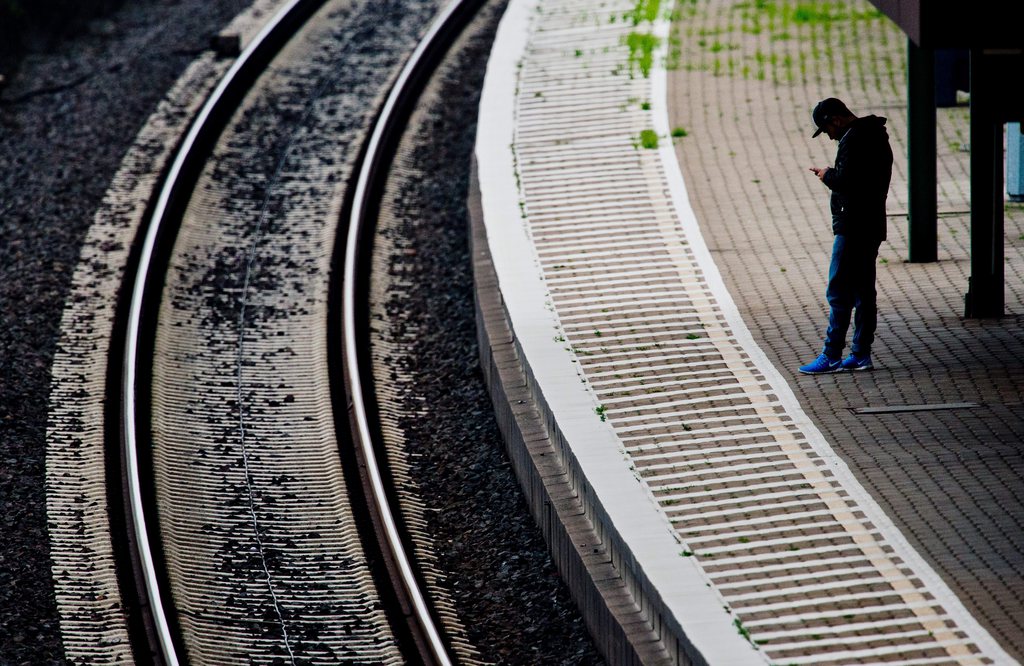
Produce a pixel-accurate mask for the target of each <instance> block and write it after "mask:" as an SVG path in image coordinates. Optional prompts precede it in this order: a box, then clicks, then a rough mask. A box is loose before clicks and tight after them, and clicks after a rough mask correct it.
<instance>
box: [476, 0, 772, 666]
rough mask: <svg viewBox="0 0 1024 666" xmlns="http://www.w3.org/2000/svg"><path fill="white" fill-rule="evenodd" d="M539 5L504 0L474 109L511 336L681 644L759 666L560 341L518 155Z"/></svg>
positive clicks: (721, 660) (484, 195) (713, 657)
mask: <svg viewBox="0 0 1024 666" xmlns="http://www.w3.org/2000/svg"><path fill="white" fill-rule="evenodd" d="M537 4H538V0H511V2H510V3H509V6H508V8H507V10H506V12H505V15H504V17H503V18H502V21H501V24H500V26H499V28H498V32H497V36H496V39H495V42H494V45H493V47H492V50H491V57H490V60H489V61H488V65H487V75H486V78H485V81H484V87H483V94H482V97H481V103H480V117H479V125H478V128H477V143H476V149H475V150H476V158H477V161H478V168H479V180H480V191H481V203H482V207H483V212H484V223H485V227H486V229H487V236H488V244H489V246H490V249H491V253H492V260H493V263H494V268H495V272H496V274H497V276H498V283H499V286H500V287H501V293H502V298H503V300H504V302H505V305H506V308H507V309H508V313H509V316H510V318H511V320H512V322H513V325H514V332H515V336H516V339H517V341H518V342H519V344H520V346H521V348H522V350H523V353H524V355H525V358H526V363H527V364H528V365H529V366H530V369H531V371H532V373H533V376H534V377H535V378H536V380H537V384H538V386H539V389H540V391H541V392H542V393H543V396H544V399H545V401H546V402H547V403H548V405H549V406H550V408H551V411H552V413H554V414H557V421H558V425H559V428H560V429H561V430H562V432H563V434H564V436H565V438H566V440H567V441H569V442H580V443H583V442H585V443H586V445H585V446H574V448H573V455H574V456H575V457H576V460H577V462H578V465H579V468H580V470H581V472H582V474H583V475H584V476H585V477H586V479H587V482H588V483H589V484H590V485H591V487H592V488H593V490H594V494H595V495H596V496H597V497H598V498H600V502H601V503H602V507H603V509H604V510H605V512H606V513H607V514H608V516H609V517H610V520H611V523H612V525H610V526H609V527H610V528H611V529H612V530H614V531H616V532H617V533H618V534H619V535H620V537H621V538H622V540H623V542H624V543H625V544H627V547H628V548H629V549H630V551H631V553H632V555H633V556H634V557H635V558H636V561H637V563H638V566H639V568H640V569H641V570H642V572H643V574H644V575H646V576H647V578H648V579H649V580H650V582H651V584H652V585H653V586H654V587H655V588H656V589H657V590H658V592H659V594H660V595H661V597H662V600H663V602H664V604H665V606H666V607H667V608H668V609H669V610H670V612H671V613H672V615H673V616H674V618H675V620H676V621H677V622H678V623H679V625H680V626H681V627H682V628H683V630H684V632H685V634H686V639H687V640H689V641H690V642H691V643H692V644H693V645H694V647H695V648H696V650H697V651H699V652H700V654H702V655H703V656H704V658H705V659H706V660H707V661H708V662H709V663H714V664H726V663H728V664H736V665H737V666H739V665H742V664H764V663H766V658H765V655H764V654H763V653H762V652H760V651H758V650H757V649H755V648H754V647H753V646H752V645H751V644H750V643H749V642H747V641H746V640H745V639H744V638H743V637H742V636H741V635H740V634H739V632H738V631H737V630H736V627H735V626H734V624H733V616H732V615H730V614H728V613H727V612H726V611H725V610H724V609H723V608H724V607H725V606H726V604H725V602H724V601H723V599H722V597H721V595H720V594H719V593H718V592H717V590H715V589H714V588H713V587H712V586H710V580H709V579H708V578H707V577H706V576H705V574H704V572H703V571H702V570H701V569H700V567H699V565H697V564H696V562H695V561H694V560H693V558H688V557H683V556H681V550H682V546H681V544H680V542H679V541H678V537H677V536H676V533H675V530H674V529H673V527H672V525H671V523H670V522H669V521H668V518H667V516H666V515H665V514H664V513H663V512H662V511H661V510H660V508H659V506H658V504H657V502H656V501H655V500H654V498H653V496H652V495H651V494H650V492H649V490H647V488H646V486H645V485H644V484H641V483H640V482H638V480H637V478H636V476H635V475H634V473H633V471H632V470H631V469H630V462H629V459H628V455H627V454H626V453H625V450H624V447H623V444H622V442H621V441H620V440H619V438H618V437H617V436H616V435H615V433H614V431H613V430H612V429H611V426H610V425H609V424H608V423H606V422H602V421H601V420H600V419H599V418H598V416H597V415H596V413H595V411H594V410H595V408H596V407H597V406H598V401H597V400H596V398H595V396H594V394H593V392H592V391H591V390H590V389H589V387H588V385H587V384H585V383H584V382H583V381H582V379H581V377H580V374H579V368H578V367H577V366H576V364H575V363H574V362H573V359H572V356H571V355H570V353H568V352H567V351H566V350H565V348H564V347H565V346H564V343H560V342H557V341H556V340H555V337H556V335H557V334H558V332H559V328H558V320H557V318H556V317H555V315H554V313H553V312H552V311H551V310H550V309H548V306H547V303H548V301H549V296H548V291H547V288H546V286H545V284H544V282H543V279H542V277H541V270H540V267H539V260H538V258H537V254H536V252H535V250H534V247H533V244H532V241H531V239H530V237H529V231H528V229H527V227H526V224H525V220H524V219H523V218H522V216H521V213H520V207H519V204H520V200H519V189H518V186H517V181H516V166H515V155H514V153H513V149H512V145H513V143H514V141H515V137H516V121H517V96H516V89H517V87H518V76H519V69H518V64H519V61H520V58H521V57H522V56H523V54H524V53H525V51H526V47H527V39H528V37H529V35H530V18H531V15H532V14H533V12H535V11H536V7H537Z"/></svg>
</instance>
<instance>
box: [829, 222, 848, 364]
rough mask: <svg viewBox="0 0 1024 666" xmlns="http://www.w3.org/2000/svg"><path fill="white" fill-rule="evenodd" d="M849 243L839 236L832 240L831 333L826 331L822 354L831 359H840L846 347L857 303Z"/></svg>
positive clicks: (830, 274) (830, 275) (830, 282)
mask: <svg viewBox="0 0 1024 666" xmlns="http://www.w3.org/2000/svg"><path fill="white" fill-rule="evenodd" d="M850 250H851V247H850V242H849V240H848V239H847V238H846V237H845V236H836V237H835V240H834V241H832V262H831V263H830V264H829V268H828V287H827V288H826V290H825V298H827V299H828V305H829V315H828V330H826V331H825V348H824V349H823V350H822V352H823V353H824V354H825V355H826V356H828V357H829V358H830V359H833V360H837V359H839V358H841V357H842V355H843V347H845V346H846V331H847V330H849V328H850V315H851V313H852V312H853V304H854V285H853V279H854V270H853V266H852V265H851V261H850V259H851V256H850V254H851V253H850Z"/></svg>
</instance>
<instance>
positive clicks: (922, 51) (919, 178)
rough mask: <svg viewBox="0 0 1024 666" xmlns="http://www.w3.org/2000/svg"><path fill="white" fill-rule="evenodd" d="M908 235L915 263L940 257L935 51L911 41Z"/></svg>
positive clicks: (908, 91)
mask: <svg viewBox="0 0 1024 666" xmlns="http://www.w3.org/2000/svg"><path fill="white" fill-rule="evenodd" d="M907 116H908V124H909V129H908V136H907V161H908V167H909V176H910V179H909V183H908V190H909V191H908V193H907V194H908V196H907V201H908V220H907V225H908V226H907V235H908V236H909V238H910V243H909V246H910V247H909V256H908V257H907V259H908V260H909V261H912V262H928V261H935V260H937V259H938V234H937V227H938V222H937V218H938V211H937V204H936V201H937V199H938V188H937V185H936V180H937V178H936V172H935V161H936V148H935V50H934V49H930V48H921V47H920V46H918V45H916V44H914V42H913V41H911V40H910V39H908V40H907Z"/></svg>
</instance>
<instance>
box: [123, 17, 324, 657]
mask: <svg viewBox="0 0 1024 666" xmlns="http://www.w3.org/2000/svg"><path fill="white" fill-rule="evenodd" d="M309 4H310V3H309V2H308V1H307V0H291V2H288V3H287V4H286V5H284V6H283V7H282V8H281V9H280V10H279V11H278V12H277V13H276V14H275V15H274V16H273V17H272V18H271V19H270V20H269V21H268V22H267V23H266V24H265V25H264V26H263V28H262V29H261V30H260V31H259V33H258V34H257V35H256V36H255V37H254V38H253V40H252V41H251V42H250V43H249V44H248V45H247V47H246V48H245V50H244V51H242V53H241V54H239V56H238V57H237V59H236V60H235V62H234V63H233V64H232V66H231V67H230V68H229V69H228V71H227V72H226V73H225V74H224V76H223V77H222V78H221V80H220V82H219V83H218V85H217V87H216V88H215V89H214V90H213V92H212V93H210V96H209V97H208V98H207V100H206V102H205V104H204V105H203V107H202V109H201V110H200V111H199V113H198V114H197V115H196V117H195V119H194V120H193V121H192V124H191V126H190V127H189V132H188V134H187V135H186V136H185V138H184V139H183V140H182V142H181V144H180V145H179V147H178V150H177V153H176V155H175V159H174V162H173V163H172V164H171V167H170V168H169V170H168V171H167V173H166V175H165V177H164V180H163V187H162V188H161V190H160V194H159V197H158V198H157V200H156V203H155V205H154V208H153V212H152V215H151V216H150V222H149V225H148V227H147V229H146V235H145V238H144V239H143V242H142V245H141V248H140V254H139V260H138V267H137V270H136V272H135V276H134V281H133V283H132V291H131V300H130V303H129V306H128V307H129V309H128V313H127V326H126V329H125V338H124V340H125V344H124V356H123V358H122V372H121V378H122V379H121V421H122V422H121V426H122V428H123V430H122V432H123V439H124V441H123V449H122V453H123V455H124V459H125V464H126V477H127V479H126V483H127V494H128V505H129V506H128V509H127V510H128V512H129V518H130V522H131V523H132V530H131V531H132V532H133V535H134V537H135V549H136V552H135V557H136V558H137V564H138V566H139V568H140V569H141V576H142V578H143V584H144V587H145V593H146V599H148V607H149V611H150V613H151V615H152V625H153V626H151V627H147V630H148V631H150V632H152V635H154V636H155V637H156V641H157V643H158V646H154V647H156V648H157V649H158V650H159V655H158V656H159V657H161V658H162V659H163V663H165V664H168V665H170V666H177V664H178V663H179V658H178V654H177V649H176V647H175V641H174V636H173V634H172V631H171V627H170V622H169V621H168V617H167V615H168V614H167V612H166V611H165V609H164V602H163V595H162V593H161V589H160V588H161V586H160V576H159V575H158V573H157V567H156V564H155V559H154V554H153V550H152V548H151V547H150V540H149V530H148V528H147V525H146V515H145V509H144V501H143V488H142V482H141V477H140V471H139V452H138V447H139V444H140V443H139V439H140V438H139V434H138V423H137V420H136V413H137V410H138V409H139V401H138V396H137V391H138V387H137V386H136V383H137V380H138V375H139V372H138V364H139V362H140V359H139V358H138V355H139V343H140V337H141V329H142V326H143V319H144V318H143V312H144V301H145V293H146V290H147V285H148V284H149V279H150V268H151V265H152V264H153V261H154V257H155V256H156V254H157V247H158V239H159V236H160V233H161V231H162V228H163V227H164V225H165V224H166V221H167V218H168V215H169V211H170V209H171V207H172V202H173V201H174V199H175V196H176V194H177V193H178V188H179V183H180V182H181V181H182V180H183V179H184V175H185V174H186V173H187V172H188V171H189V170H190V169H191V168H192V164H193V162H194V161H195V160H196V159H199V158H198V157H197V155H198V154H199V153H201V152H202V150H203V143H204V141H205V135H206V134H207V133H208V132H210V131H211V130H210V129H209V126H210V125H211V124H213V123H212V122H211V121H212V120H213V119H214V118H215V117H216V116H218V115H219V114H220V113H221V112H222V111H223V109H224V107H225V105H231V104H232V99H233V98H234V96H235V95H237V91H235V90H234V88H235V87H236V86H238V85H240V84H238V83H237V82H238V81H240V80H241V79H243V78H244V77H243V75H249V74H250V73H251V71H250V70H251V69H252V68H253V67H256V66H257V65H254V64H253V63H254V62H255V60H256V56H257V55H258V54H262V53H263V51H264V49H265V48H267V44H269V43H270V42H271V41H272V38H274V39H276V38H279V37H280V36H281V35H280V34H278V31H282V30H289V29H291V28H290V26H289V24H290V21H289V19H291V18H294V15H295V14H297V13H298V12H299V10H300V9H302V8H304V7H305V6H307V5H309ZM154 656H157V655H154Z"/></svg>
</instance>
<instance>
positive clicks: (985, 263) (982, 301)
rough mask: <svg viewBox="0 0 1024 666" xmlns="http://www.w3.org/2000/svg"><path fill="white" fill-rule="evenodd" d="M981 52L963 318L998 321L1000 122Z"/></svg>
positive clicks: (975, 55) (976, 54) (974, 95)
mask: <svg viewBox="0 0 1024 666" xmlns="http://www.w3.org/2000/svg"><path fill="white" fill-rule="evenodd" d="M984 59H985V55H984V54H983V52H982V50H981V49H971V277H970V280H969V282H968V287H967V296H966V298H965V301H964V316H966V317H970V318H974V319H982V318H988V317H1002V316H1003V308H1004V305H1005V295H1004V293H1003V292H1004V287H1003V124H1002V122H1001V121H1000V120H999V116H998V114H997V113H996V102H997V100H996V99H995V98H994V96H995V95H997V94H998V90H999V88H998V86H997V84H998V83H999V82H998V81H993V80H992V76H991V75H990V72H989V71H988V70H991V69H992V68H991V67H989V68H986V66H985V60H984Z"/></svg>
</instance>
